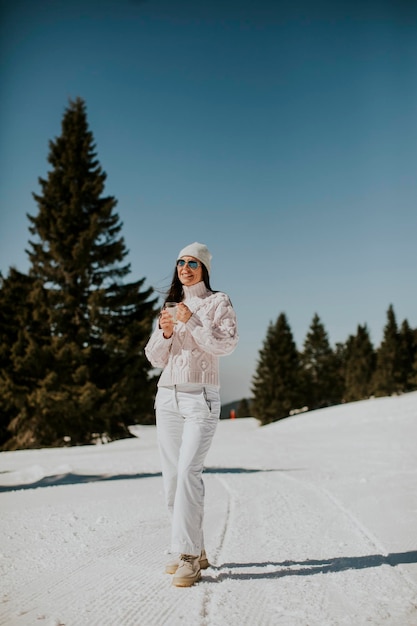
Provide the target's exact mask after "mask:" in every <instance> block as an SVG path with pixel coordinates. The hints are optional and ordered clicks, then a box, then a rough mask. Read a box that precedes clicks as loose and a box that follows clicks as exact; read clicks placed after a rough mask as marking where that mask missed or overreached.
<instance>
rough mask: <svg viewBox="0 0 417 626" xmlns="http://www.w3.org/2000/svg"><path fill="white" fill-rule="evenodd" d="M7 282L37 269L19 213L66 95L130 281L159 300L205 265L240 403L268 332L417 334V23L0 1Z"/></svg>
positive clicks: (1, 259) (320, 9) (374, 12)
mask: <svg viewBox="0 0 417 626" xmlns="http://www.w3.org/2000/svg"><path fill="white" fill-rule="evenodd" d="M0 7H1V13H0V18H1V19H0V23H1V26H0V29H1V30H0V46H1V48H0V50H1V57H2V60H3V62H2V65H1V70H0V85H1V91H2V98H1V102H0V136H1V145H0V203H1V212H0V270H1V271H2V273H3V274H7V272H8V269H9V267H10V266H12V265H14V266H16V267H18V268H19V269H21V270H22V271H25V270H27V269H28V261H27V256H26V254H25V248H27V246H28V240H29V239H30V233H29V231H28V225H29V222H28V219H27V217H26V213H27V212H28V213H30V214H32V215H33V214H36V212H37V207H36V204H35V203H34V201H33V199H32V195H31V194H32V192H37V191H38V190H39V188H38V177H39V176H41V177H44V176H45V175H46V172H47V171H48V167H49V166H48V163H47V155H48V142H49V141H50V140H51V139H54V138H55V137H57V136H58V135H59V134H60V132H61V121H62V116H63V113H64V110H65V108H66V107H67V105H68V99H69V98H76V97H77V96H80V97H81V98H83V99H84V100H85V102H86V105H87V114H88V121H89V125H90V128H91V130H92V132H93V134H94V138H95V142H96V146H97V154H98V158H99V161H100V163H101V165H102V167H103V169H104V170H105V171H106V173H107V175H108V178H107V186H106V194H110V195H113V196H115V197H116V198H117V200H118V206H117V212H118V214H119V216H120V219H121V221H122V222H123V225H124V226H123V231H122V234H123V236H124V237H125V241H126V246H127V248H128V250H129V256H128V260H129V261H130V263H131V268H132V273H131V275H130V276H129V280H136V279H138V278H145V279H146V286H153V287H154V288H156V289H159V290H162V289H164V288H165V287H166V286H167V285H168V283H169V280H170V277H171V275H172V270H173V264H174V262H175V259H176V255H177V253H178V251H179V250H180V249H181V248H182V247H184V246H185V245H186V244H188V243H191V242H192V241H196V240H197V241H202V242H204V243H206V244H207V245H208V246H209V248H210V249H211V251H212V253H213V265H212V285H213V288H214V289H218V290H223V291H226V292H227V293H228V294H229V295H230V297H231V299H232V301H233V304H234V306H235V308H236V311H237V315H238V320H239V330H240V337H241V338H240V344H239V346H238V348H237V349H236V351H235V353H234V354H233V355H231V356H229V357H226V358H224V359H223V360H222V366H221V367H222V398H223V400H224V401H225V402H227V401H230V400H234V399H236V398H241V397H248V396H249V395H250V387H251V380H252V376H253V374H254V372H255V369H256V363H257V358H258V353H259V350H260V348H261V347H262V343H263V340H264V338H265V335H266V331H267V327H268V324H269V323H270V322H271V321H275V320H276V318H277V317H278V315H279V314H280V313H281V312H285V313H286V315H287V317H288V321H289V323H290V326H291V329H292V331H293V334H294V338H295V340H296V342H297V345H298V346H299V347H302V344H303V342H304V339H305V335H306V334H307V332H308V329H309V326H310V323H311V320H312V318H313V316H314V314H315V313H318V315H319V316H320V318H321V320H322V322H323V324H324V326H325V328H326V330H327V332H328V334H329V339H330V341H331V343H332V345H334V344H335V343H336V342H339V341H345V340H346V339H347V337H348V335H349V334H352V333H355V331H356V327H357V325H358V324H364V323H366V324H367V325H368V328H369V330H370V332H371V338H372V340H373V342H374V344H375V345H378V343H379V342H380V340H381V336H382V332H383V327H384V324H385V321H386V311H387V309H388V306H389V304H391V303H392V304H393V305H394V310H395V312H396V315H397V319H398V321H399V322H401V321H402V320H403V319H404V318H407V319H408V321H409V322H410V324H411V325H412V326H413V327H416V326H417V297H416V284H417V280H416V279H417V276H416V274H417V271H416V270H417V244H416V240H417V236H416V233H417V208H416V207H417V178H416V166H417V124H416V113H417V78H416V77H417V72H416V70H417V37H416V26H417V12H416V5H415V3H413V2H407V0H402V1H399V0H395V1H394V0H392V1H384V0H381V1H375V2H374V1H369V0H364V1H363V2H351V1H349V2H344V1H341V2H334V1H332V2H330V1H326V2H320V0H319V1H318V2H312V1H311V2H309V1H307V0H298V1H296V0H294V1H288V2H281V1H280V0H275V1H272V0H240V1H238V0H217V1H216V0H73V1H71V2H68V1H67V0H10V1H7V0H0Z"/></svg>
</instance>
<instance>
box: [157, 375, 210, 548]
mask: <svg viewBox="0 0 417 626" xmlns="http://www.w3.org/2000/svg"><path fill="white" fill-rule="evenodd" d="M155 412H156V427H157V433H158V445H159V450H160V454H161V464H162V476H163V480H164V489H165V497H166V502H167V505H168V510H169V511H170V513H171V514H172V541H171V550H172V551H173V552H179V553H181V554H193V555H197V554H198V555H199V554H200V552H201V550H202V548H203V547H204V539H203V518H204V483H203V478H202V472H203V465H204V460H205V458H206V455H207V452H208V451H209V448H210V445H211V442H212V439H213V435H214V433H215V431H216V427H217V424H218V421H219V417H220V397H219V391H218V389H217V388H216V387H210V386H203V385H201V386H200V385H175V386H174V387H159V389H158V393H157V394H156V399H155Z"/></svg>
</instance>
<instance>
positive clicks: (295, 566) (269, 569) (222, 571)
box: [203, 550, 417, 583]
mask: <svg viewBox="0 0 417 626" xmlns="http://www.w3.org/2000/svg"><path fill="white" fill-rule="evenodd" d="M406 563H417V550H411V551H410V552H398V553H392V554H388V555H386V556H383V555H382V554H370V555H366V556H351V557H335V558H332V559H319V560H314V559H307V560H305V561H282V562H281V563H279V562H273V561H265V562H263V563H223V565H220V566H212V567H211V570H209V571H212V570H213V571H214V576H204V579H203V581H204V582H213V583H218V582H222V581H223V580H271V579H274V578H284V577H285V576H313V575H314V574H329V573H337V572H343V571H345V570H349V569H352V570H355V569H366V568H371V567H381V566H382V565H389V566H390V567H395V566H397V565H400V564H406ZM239 569H254V570H255V571H250V572H249V571H248V572H239V571H236V570H239ZM256 569H259V570H260V571H256Z"/></svg>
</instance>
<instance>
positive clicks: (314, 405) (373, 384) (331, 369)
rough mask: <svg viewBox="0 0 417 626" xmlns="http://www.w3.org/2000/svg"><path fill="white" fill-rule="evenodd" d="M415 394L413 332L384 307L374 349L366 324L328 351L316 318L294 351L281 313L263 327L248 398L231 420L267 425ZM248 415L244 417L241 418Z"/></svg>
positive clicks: (416, 350) (416, 372)
mask: <svg viewBox="0 0 417 626" xmlns="http://www.w3.org/2000/svg"><path fill="white" fill-rule="evenodd" d="M415 389H417V329H412V328H410V325H409V323H408V322H407V320H404V321H403V322H402V324H401V326H400V327H398V324H397V321H396V317H395V312H394V308H393V306H392V305H390V306H389V308H388V311H387V322H386V325H385V327H384V333H383V338H382V341H381V344H380V346H379V347H378V348H377V349H375V348H374V346H373V345H372V342H371V339H370V335H369V331H368V329H367V327H366V325H364V326H361V325H358V327H357V330H356V334H355V335H351V336H349V337H348V339H347V341H346V342H345V343H338V344H336V346H335V348H334V349H333V348H332V347H331V346H330V342H329V339H328V335H327V332H326V330H325V327H324V325H323V323H322V322H321V320H320V318H319V316H318V315H317V314H315V315H314V317H313V320H312V322H311V325H310V328H309V331H308V333H307V335H306V338H305V341H304V345H303V349H302V350H301V351H299V350H297V347H296V344H295V341H294V338H293V335H292V332H291V328H290V326H289V323H288V320H287V318H286V315H285V314H284V313H281V314H280V315H279V317H278V318H277V320H276V322H275V323H272V322H271V324H270V325H269V327H268V330H267V334H266V338H265V340H264V343H263V347H262V349H261V350H260V352H259V360H258V364H257V368H256V372H255V375H254V377H253V387H252V393H253V399H252V401H251V402H250V405H248V401H247V400H246V399H245V400H242V402H241V404H240V406H239V407H238V411H237V415H238V416H243V413H242V411H243V412H244V411H247V410H248V408H249V409H250V411H251V412H250V413H249V414H250V415H253V416H254V417H256V418H257V419H258V420H259V421H260V422H261V424H268V423H270V422H274V421H276V420H279V419H282V418H284V417H287V416H288V415H290V414H292V413H294V412H297V411H300V410H306V409H307V408H308V409H309V410H312V409H318V408H321V407H326V406H331V405H335V404H340V403H342V402H352V401H355V400H363V399H366V398H369V397H371V396H389V395H393V394H400V393H405V392H408V391H413V390H415ZM246 415H248V413H246Z"/></svg>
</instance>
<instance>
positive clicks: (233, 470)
mask: <svg viewBox="0 0 417 626" xmlns="http://www.w3.org/2000/svg"><path fill="white" fill-rule="evenodd" d="M284 471H287V470H280V469H248V468H246V467H208V468H206V469H205V470H204V474H252V473H254V472H284ZM291 471H294V470H291ZM5 473H7V472H5ZM161 476H162V473H161V472H142V473H137V474H75V473H73V472H68V473H66V474H55V475H53V476H45V477H44V478H41V479H40V480H37V481H36V482H33V483H23V484H20V485H0V493H2V492H6V491H21V490H26V489H38V488H39V487H59V486H62V485H81V484H84V483H97V482H105V481H111V480H138V479H140V478H155V477H158V478H160V477H161Z"/></svg>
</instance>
